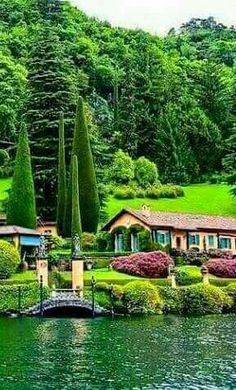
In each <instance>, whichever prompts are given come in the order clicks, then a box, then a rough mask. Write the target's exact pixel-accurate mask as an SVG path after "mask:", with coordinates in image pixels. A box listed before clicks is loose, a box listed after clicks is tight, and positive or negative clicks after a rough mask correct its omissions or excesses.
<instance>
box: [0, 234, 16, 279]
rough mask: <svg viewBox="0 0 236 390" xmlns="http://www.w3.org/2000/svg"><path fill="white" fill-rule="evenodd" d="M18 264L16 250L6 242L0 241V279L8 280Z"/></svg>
mask: <svg viewBox="0 0 236 390" xmlns="http://www.w3.org/2000/svg"><path fill="white" fill-rule="evenodd" d="M19 264H20V255H19V253H18V251H17V249H16V248H15V247H14V246H13V245H12V244H10V243H9V242H6V241H0V279H7V278H9V277H10V276H11V275H12V274H13V273H14V272H16V269H17V267H18V265H19Z"/></svg>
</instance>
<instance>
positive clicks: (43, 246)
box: [38, 236, 46, 259]
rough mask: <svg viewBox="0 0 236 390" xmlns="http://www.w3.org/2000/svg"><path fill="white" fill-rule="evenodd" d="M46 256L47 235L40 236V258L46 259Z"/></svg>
mask: <svg viewBox="0 0 236 390" xmlns="http://www.w3.org/2000/svg"><path fill="white" fill-rule="evenodd" d="M45 257H46V243H45V237H44V236H41V237H40V245H39V248H38V258H39V259H45Z"/></svg>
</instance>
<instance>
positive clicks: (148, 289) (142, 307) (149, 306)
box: [123, 281, 163, 314]
mask: <svg viewBox="0 0 236 390" xmlns="http://www.w3.org/2000/svg"><path fill="white" fill-rule="evenodd" d="M123 302H124V306H125V308H126V311H127V312H128V313H142V314H146V313H161V312H162V308H163V302H162V300H161V297H160V295H159V293H158V290H157V288H156V287H155V286H153V285H152V284H151V283H150V282H142V281H134V282H130V283H128V284H127V285H126V286H125V287H124V296H123Z"/></svg>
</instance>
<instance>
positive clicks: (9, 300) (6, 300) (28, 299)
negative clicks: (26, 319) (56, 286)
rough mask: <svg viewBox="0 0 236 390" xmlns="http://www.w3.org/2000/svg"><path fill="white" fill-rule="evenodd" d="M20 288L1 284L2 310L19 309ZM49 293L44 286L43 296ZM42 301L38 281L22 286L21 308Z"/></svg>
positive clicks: (0, 298) (0, 300) (0, 301)
mask: <svg viewBox="0 0 236 390" xmlns="http://www.w3.org/2000/svg"><path fill="white" fill-rule="evenodd" d="M18 293H19V288H18V286H17V285H14V286H0V312H6V311H15V310H17V309H18ZM48 295H49V291H48V289H47V288H44V291H43V298H44V299H46V298H47V297H48ZM39 301H40V289H39V285H38V283H32V284H29V285H27V286H26V285H24V286H21V309H27V308H29V307H31V306H34V305H36V304H37V303H38V302H39Z"/></svg>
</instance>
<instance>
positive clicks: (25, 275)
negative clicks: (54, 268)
mask: <svg viewBox="0 0 236 390" xmlns="http://www.w3.org/2000/svg"><path fill="white" fill-rule="evenodd" d="M9 280H15V281H17V282H18V281H22V280H32V281H36V280H37V274H36V271H26V272H19V273H16V274H14V275H12V276H11V277H10V279H9Z"/></svg>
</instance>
